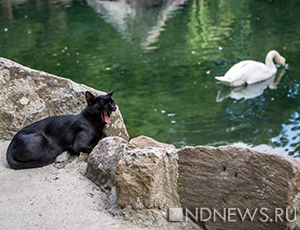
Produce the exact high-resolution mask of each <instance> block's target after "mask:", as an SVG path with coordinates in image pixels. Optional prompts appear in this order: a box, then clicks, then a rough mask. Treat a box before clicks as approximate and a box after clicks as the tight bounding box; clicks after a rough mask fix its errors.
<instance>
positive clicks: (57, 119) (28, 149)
mask: <svg viewBox="0 0 300 230" xmlns="http://www.w3.org/2000/svg"><path fill="white" fill-rule="evenodd" d="M113 93H114V90H113V91H111V92H109V93H108V94H106V95H102V96H97V97H95V96H94V95H93V94H91V93H90V92H88V91H87V92H86V93H85V97H86V100H87V103H88V105H87V107H86V108H85V109H84V110H82V111H81V113H79V114H78V115H61V116H52V117H48V118H45V119H43V120H40V121H37V122H35V123H32V124H30V125H28V126H26V127H25V128H23V129H21V130H20V131H19V132H18V133H17V134H16V135H15V136H14V137H13V139H12V141H11V143H10V145H9V147H8V150H7V153H6V158H7V162H8V164H9V165H10V167H11V168H13V169H24V168H36V167H42V166H45V165H48V164H51V163H52V162H54V160H55V159H56V157H57V156H58V155H59V154H61V153H62V152H64V151H69V152H70V153H71V154H79V153H80V152H86V153H90V152H91V151H92V149H93V148H94V147H95V145H96V144H97V143H98V141H99V140H100V139H102V138H104V137H106V132H105V129H106V122H105V119H104V117H105V113H107V115H108V116H109V115H110V114H111V112H113V111H115V110H116V103H115V101H114V100H113V98H112V95H113Z"/></svg>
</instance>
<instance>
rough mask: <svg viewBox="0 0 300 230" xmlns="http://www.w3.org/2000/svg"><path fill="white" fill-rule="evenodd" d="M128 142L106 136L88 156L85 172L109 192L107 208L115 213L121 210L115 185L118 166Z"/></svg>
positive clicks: (104, 190) (102, 188)
mask: <svg viewBox="0 0 300 230" xmlns="http://www.w3.org/2000/svg"><path fill="white" fill-rule="evenodd" d="M127 144H128V142H127V141H125V140H124V139H123V138H121V137H106V138H104V139H102V140H101V141H99V143H98V144H97V145H96V146H95V148H94V149H93V151H92V152H91V154H90V156H89V158H88V167H87V171H86V174H85V176H86V177H87V178H89V179H90V180H92V181H93V182H94V183H95V184H96V185H98V186H99V187H100V188H101V190H102V191H103V192H105V193H106V194H107V196H108V199H107V209H108V210H109V212H110V213H112V214H114V215H115V214H117V213H119V212H120V210H119V205H118V200H117V194H116V187H115V185H116V174H115V173H116V167H117V165H118V163H119V161H120V159H121V158H123V155H124V152H125V148H126V146H127Z"/></svg>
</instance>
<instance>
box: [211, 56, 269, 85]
mask: <svg viewBox="0 0 300 230" xmlns="http://www.w3.org/2000/svg"><path fill="white" fill-rule="evenodd" d="M272 75H273V72H272V71H271V70H270V69H269V68H268V67H267V66H266V65H265V64H263V63H261V62H257V61H252V60H246V61H241V62H239V63H237V64H235V65H234V66H232V67H231V68H230V69H229V70H228V71H227V72H226V74H225V75H224V77H216V79H217V80H220V81H222V82H223V83H224V84H227V85H228V84H229V85H234V86H238V85H242V84H244V83H245V82H247V83H248V84H252V83H254V82H258V81H263V80H266V79H267V78H269V77H271V76H272Z"/></svg>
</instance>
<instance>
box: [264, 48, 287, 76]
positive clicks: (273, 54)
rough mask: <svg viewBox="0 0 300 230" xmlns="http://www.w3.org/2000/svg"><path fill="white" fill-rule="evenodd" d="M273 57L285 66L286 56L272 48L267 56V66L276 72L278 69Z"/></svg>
mask: <svg viewBox="0 0 300 230" xmlns="http://www.w3.org/2000/svg"><path fill="white" fill-rule="evenodd" d="M273 59H275V61H276V62H277V63H278V64H280V65H282V66H285V58H284V57H282V56H281V55H280V54H279V53H278V52H277V51H276V50H271V51H270V52H269V53H268V54H267V56H266V60H265V63H266V66H268V67H269V68H270V69H271V70H273V71H274V72H276V71H277V69H276V66H275V64H274V62H273Z"/></svg>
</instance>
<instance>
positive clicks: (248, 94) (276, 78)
mask: <svg viewBox="0 0 300 230" xmlns="http://www.w3.org/2000/svg"><path fill="white" fill-rule="evenodd" d="M284 74H285V68H280V69H278V71H277V73H276V74H274V75H273V76H272V77H271V78H269V79H267V80H265V81H261V82H258V83H254V84H251V85H247V86H239V87H228V86H223V87H222V89H220V90H219V91H218V95H217V99H216V100H217V102H221V101H222V100H224V99H225V98H228V97H230V98H232V99H236V100H239V99H242V98H244V99H250V98H254V97H258V96H260V95H262V94H263V92H264V90H265V89H266V88H267V87H268V86H269V88H270V89H276V88H277V86H278V84H279V82H280V80H281V78H282V77H283V75H284Z"/></svg>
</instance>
